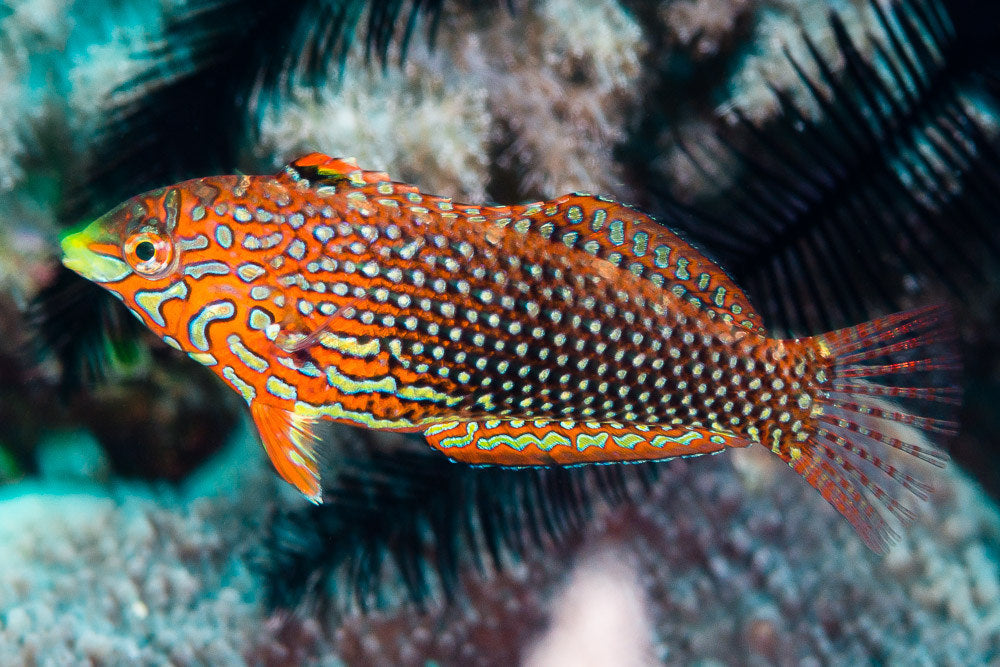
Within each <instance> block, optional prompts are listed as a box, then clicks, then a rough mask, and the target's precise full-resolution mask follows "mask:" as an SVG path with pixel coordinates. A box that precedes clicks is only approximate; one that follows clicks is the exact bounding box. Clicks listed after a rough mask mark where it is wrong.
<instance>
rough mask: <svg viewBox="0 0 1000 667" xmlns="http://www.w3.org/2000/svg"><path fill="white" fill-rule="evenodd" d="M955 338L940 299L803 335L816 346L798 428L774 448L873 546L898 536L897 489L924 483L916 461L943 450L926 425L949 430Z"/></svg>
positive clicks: (907, 518) (937, 462)
mask: <svg viewBox="0 0 1000 667" xmlns="http://www.w3.org/2000/svg"><path fill="white" fill-rule="evenodd" d="M953 342H954V328H953V327H952V325H951V317H950V312H949V311H948V309H947V308H944V307H941V306H931V307H926V308H920V309H916V310H911V311H907V312H903V313H897V314H895V315H889V316H887V317H883V318H880V319H877V320H873V321H871V322H866V323H864V324H860V325H858V326H854V327H849V328H846V329H841V330H839V331H834V332H830V333H827V334H822V335H820V336H815V337H813V338H809V339H806V340H804V341H802V343H803V344H804V345H805V346H807V347H810V346H811V347H812V349H813V350H814V351H815V353H816V354H815V363H814V364H811V366H812V370H813V372H814V379H815V384H814V385H813V391H812V401H811V404H810V405H809V410H808V413H807V415H805V419H804V420H803V427H802V428H801V429H800V432H799V433H796V434H792V433H789V434H787V435H788V436H790V437H782V438H778V437H775V438H774V442H775V443H776V444H775V445H774V446H773V447H772V450H773V451H774V452H775V453H776V454H778V455H779V456H780V457H781V458H782V459H784V460H785V461H786V462H787V463H788V464H789V465H790V466H791V467H792V468H793V469H794V470H795V471H796V472H797V473H799V474H800V475H801V476H802V477H804V478H805V479H806V481H808V482H809V484H810V485H812V486H813V487H814V488H816V489H817V490H818V491H819V492H820V494H822V496H823V497H824V498H825V499H826V500H827V502H829V503H830V504H831V505H833V506H834V507H835V508H836V509H837V511H838V512H840V513H841V514H842V515H843V516H844V517H845V518H846V519H847V520H848V521H849V522H850V523H851V525H852V526H853V527H854V529H855V530H856V531H857V533H858V534H859V535H860V536H861V538H862V539H863V540H864V542H865V543H866V544H867V545H868V546H869V547H870V548H871V549H872V550H874V551H876V552H878V553H883V552H884V551H885V550H886V549H887V548H888V547H889V546H890V545H891V544H892V543H893V542H895V541H896V540H897V539H898V538H899V535H898V533H897V532H896V531H895V530H894V529H893V523H898V524H901V525H904V526H905V525H908V524H909V523H911V522H912V521H913V520H914V519H915V518H916V514H915V513H914V512H913V510H912V509H910V508H909V507H907V506H906V505H905V504H904V503H903V502H902V501H901V498H905V497H906V496H907V494H913V495H915V496H916V497H918V498H921V499H923V500H926V499H927V498H928V497H929V494H930V493H931V490H932V489H931V487H930V485H928V484H927V483H926V482H924V481H921V479H919V476H920V474H921V473H920V471H919V468H920V467H921V466H923V465H924V464H930V465H932V466H936V467H943V466H944V465H945V464H946V462H947V460H948V457H947V455H946V454H944V453H943V452H942V451H940V450H939V449H937V448H936V447H935V446H934V445H933V444H932V443H931V439H930V438H928V437H927V435H928V434H934V435H936V436H942V435H953V434H955V433H956V432H957V423H956V422H955V421H953V419H952V418H953V416H954V413H955V412H956V411H957V408H958V405H959V403H960V400H961V396H960V391H959V388H958V386H957V383H956V379H957V372H958V368H959V364H958V358H957V356H956V355H955V353H954V345H953ZM769 430H770V431H772V432H771V433H768V435H773V430H775V429H774V426H773V425H772V426H771V428H770V429H769ZM786 430H787V428H786ZM779 433H780V431H779ZM779 440H780V442H779ZM764 442H768V441H767V440H764ZM923 472H924V473H926V472H927V470H926V468H925V469H924V471H923ZM904 489H905V491H904ZM886 510H887V511H888V514H889V515H890V516H891V517H894V521H893V520H890V519H889V517H888V516H887V515H886V513H885V511H886Z"/></svg>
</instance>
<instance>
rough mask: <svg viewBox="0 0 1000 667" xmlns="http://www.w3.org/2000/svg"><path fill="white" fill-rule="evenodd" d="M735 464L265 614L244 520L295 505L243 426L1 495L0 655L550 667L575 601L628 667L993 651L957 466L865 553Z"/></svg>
mask: <svg viewBox="0 0 1000 667" xmlns="http://www.w3.org/2000/svg"><path fill="white" fill-rule="evenodd" d="M739 454H741V456H740V457H739V459H738V460H737V461H736V465H734V464H733V460H732V458H728V457H710V458H707V459H701V460H696V461H691V462H680V461H678V462H673V463H668V464H664V471H663V476H662V479H661V480H660V481H658V482H656V483H655V485H654V487H653V490H652V493H651V494H650V495H649V496H648V497H647V498H646V499H645V500H643V501H642V502H640V503H637V504H635V505H631V504H626V505H624V506H621V505H618V506H610V505H605V506H604V507H603V508H602V509H601V510H600V512H599V513H598V518H597V519H596V520H594V521H592V522H591V523H589V524H588V525H587V526H585V527H584V528H582V529H581V530H579V531H577V532H576V534H574V535H573V537H572V538H571V539H570V540H568V541H567V542H566V543H565V544H564V545H563V546H561V547H559V548H549V549H545V550H542V551H541V552H540V553H537V554H534V555H529V556H528V557H526V558H525V559H524V560H521V561H517V560H515V561H511V562H510V563H508V566H507V567H505V568H504V569H503V570H502V571H499V572H496V571H485V572H476V571H467V572H465V573H464V574H463V575H462V577H463V589H464V593H463V594H462V595H461V596H460V598H459V599H458V600H457V601H456V602H455V603H453V604H450V605H444V604H435V605H432V606H431V607H430V608H429V609H428V610H426V611H419V610H418V609H416V608H414V607H412V606H410V605H408V604H406V603H405V602H398V601H397V603H396V605H395V606H394V607H393V608H391V609H387V610H385V611H381V612H374V613H369V614H362V613H360V612H357V611H353V612H343V611H336V610H334V611H323V610H322V607H320V608H308V609H301V610H298V611H296V612H293V613H291V614H290V613H289V612H279V614H278V615H276V616H273V617H270V618H268V617H267V612H266V611H265V608H264V606H263V604H262V600H261V591H262V590H263V585H262V582H261V581H260V573H259V570H257V569H256V568H255V566H254V564H253V563H254V559H255V556H254V554H255V553H256V547H255V545H256V540H257V539H258V537H259V526H260V525H261V523H262V522H263V521H265V520H266V517H267V516H268V512H267V510H266V509H265V507H266V506H267V504H269V503H272V502H276V503H278V504H287V503H296V502H301V500H300V499H298V498H294V497H286V496H283V495H275V490H276V489H275V484H274V483H273V481H269V480H270V478H269V477H268V473H267V472H266V470H265V468H264V465H263V461H262V460H261V456H260V454H259V452H257V451H256V444H255V442H254V441H253V440H252V438H250V437H248V435H247V432H246V431H245V432H244V433H243V434H242V435H241V436H240V437H238V438H236V439H235V440H234V443H233V444H232V445H231V450H230V451H228V452H227V457H228V458H227V459H226V460H224V461H223V462H221V463H220V464H219V465H220V466H221V467H218V466H217V467H216V468H214V469H213V470H211V471H208V472H209V474H208V475H206V476H205V477H204V478H203V479H202V480H201V481H200V482H199V484H197V485H196V486H194V487H189V490H188V491H183V492H181V493H171V492H163V491H148V490H144V488H143V487H142V486H137V485H130V486H128V487H117V488H115V489H113V490H112V491H111V492H110V493H108V492H106V491H100V490H99V489H93V488H87V487H84V488H80V487H76V488H72V487H71V488H69V489H68V490H62V491H61V490H60V489H61V488H62V489H65V485H66V483H65V482H61V483H60V482H49V483H46V485H35V486H29V487H27V488H23V489H19V488H16V487H15V488H12V489H8V492H7V493H6V494H5V499H4V500H3V501H2V502H0V531H2V534H0V562H2V563H3V564H4V566H3V568H0V610H2V611H0V647H2V648H0V660H2V661H3V662H4V664H21V663H30V662H31V661H32V660H33V659H35V658H42V657H44V658H45V659H51V660H67V661H71V662H72V661H76V660H87V659H90V660H96V661H99V662H100V661H103V662H122V661H129V662H136V661H138V662H143V663H145V664H157V663H158V661H160V660H162V659H164V658H167V659H171V660H173V661H175V662H180V663H183V664H191V663H199V662H218V661H223V662H227V663H232V662H241V661H249V662H257V663H263V664H288V663H289V662H300V661H303V660H312V661H319V662H322V663H326V662H330V661H331V660H333V659H334V656H338V658H339V659H340V660H342V661H344V662H346V663H347V664H358V665H360V664H400V665H419V664H425V662H426V661H427V660H436V661H438V662H439V663H440V664H484V665H486V664H511V663H512V662H513V661H516V660H527V661H529V662H530V664H534V665H542V664H559V659H560V658H562V657H566V656H567V655H569V654H568V653H564V652H563V650H562V649H560V650H559V652H557V653H556V654H553V652H552V651H553V647H560V646H567V642H569V644H570V645H574V646H581V647H582V646H586V645H587V644H586V642H587V641H588V640H592V639H594V636H595V635H596V634H598V633H597V631H595V630H594V629H593V627H594V626H593V625H591V623H594V622H596V621H594V620H591V621H586V620H585V619H583V618H581V617H579V616H578V614H581V613H583V611H584V609H583V607H585V606H586V605H587V604H591V605H592V604H595V603H594V602H593V601H594V600H595V599H600V600H602V602H601V603H600V604H601V609H602V613H601V618H600V619H599V620H600V624H601V625H600V627H601V628H603V630H602V631H601V632H602V633H603V634H601V635H600V637H599V639H600V642H601V644H602V645H603V647H604V648H603V649H602V650H604V651H612V653H611V655H615V656H619V657H620V658H621V659H622V660H632V662H631V663H630V664H649V662H665V663H668V664H690V663H691V662H695V661H699V660H717V661H723V662H732V661H738V662H742V661H748V662H750V663H753V664H764V663H766V662H774V661H778V662H785V663H787V662H801V661H814V662H820V663H837V664H852V663H853V664H856V663H858V662H868V661H870V660H877V661H884V662H889V663H910V662H930V663H948V662H951V663H959V664H984V663H987V662H990V661H992V660H996V659H998V657H1000V597H998V596H997V594H996V593H997V590H998V571H997V569H998V566H997V563H998V549H1000V546H998V545H1000V512H998V508H997V507H996V505H995V504H994V503H992V502H991V501H989V500H988V499H987V498H986V497H985V495H984V494H983V493H982V491H981V490H980V489H978V488H977V487H976V486H975V484H973V483H971V482H970V481H969V480H968V479H967V478H966V477H965V476H964V475H963V474H961V473H960V472H959V471H958V470H956V469H955V468H950V469H948V470H946V471H944V472H942V473H941V475H940V477H939V479H938V480H937V486H938V491H937V492H936V493H935V495H934V497H933V499H932V501H931V502H930V503H929V504H927V505H926V506H925V507H924V508H923V511H922V512H921V516H920V518H919V520H918V522H917V524H916V525H914V526H912V527H911V528H910V529H909V530H908V531H907V533H906V534H905V536H904V539H903V541H902V542H901V543H899V544H898V545H897V546H896V547H894V548H893V550H892V551H891V552H890V553H889V554H888V555H887V556H886V557H885V558H884V559H883V558H879V557H877V556H875V555H873V554H872V553H870V552H869V551H868V550H866V549H865V548H864V545H863V544H862V543H861V542H860V540H858V539H857V537H856V536H855V535H854V534H853V533H852V532H851V529H850V527H849V526H848V525H847V524H846V523H845V522H843V521H842V520H841V519H840V517H839V516H838V515H837V514H836V513H835V512H834V511H833V510H832V509H831V508H829V507H828V506H827V505H826V504H825V503H824V502H823V500H822V499H821V498H819V497H818V496H817V495H816V494H815V492H814V491H812V490H811V489H810V488H809V487H808V486H807V485H806V484H805V483H804V482H802V481H801V480H799V479H797V478H796V477H795V476H794V475H792V474H791V473H790V472H789V471H787V470H786V469H784V468H783V467H782V466H781V465H780V464H779V465H775V464H773V463H772V461H771V460H770V457H769V455H768V454H766V453H764V452H754V451H753V450H749V451H747V452H740V453H739ZM226 477H228V478H230V479H231V480H232V482H231V483H230V484H229V485H227V486H226V487H224V488H220V487H219V486H218V484H217V483H213V482H211V481H210V480H218V479H222V478H226ZM60 484H62V485H63V486H62V487H60V486H59V485H60ZM213 487H214V488H213ZM29 490H33V491H35V493H26V492H27V491H29ZM206 491H211V492H214V493H213V495H211V496H208V497H198V494H200V493H204V492H206ZM219 492H221V493H222V495H218V493H219ZM43 493H44V494H45V495H42V494H43ZM192 494H194V495H192ZM609 588H610V589H612V590H609ZM612 612H616V613H614V614H613V618H610V619H609V618H607V617H606V614H611V613H612ZM567 619H577V620H573V621H571V622H568V623H567ZM616 623H620V624H621V625H620V626H616V625H615V624H616ZM588 628H589V629H588ZM574 630H576V631H582V632H583V634H582V635H576V636H574V635H571V634H568V633H571V632H572V631H574ZM643 647H645V648H643ZM553 655H555V659H552V656H553ZM591 655H597V654H596V653H592V654H591ZM630 656H631V657H630ZM622 664H624V663H622Z"/></svg>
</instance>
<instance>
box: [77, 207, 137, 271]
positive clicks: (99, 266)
mask: <svg viewBox="0 0 1000 667" xmlns="http://www.w3.org/2000/svg"><path fill="white" fill-rule="evenodd" d="M60 245H61V246H62V251H63V256H62V263H63V266H65V267H66V268H67V269H70V270H71V271H75V272H76V273H78V274H80V275H81V276H83V277H84V278H86V279H87V280H93V281H94V282H97V283H113V282H118V281H119V280H122V279H124V278H125V277H127V276H128V275H130V274H131V273H132V267H130V266H129V265H128V264H126V263H125V262H124V261H122V259H121V258H120V257H115V256H113V255H109V254H106V253H105V252H102V251H101V250H100V249H98V247H99V246H100V247H102V248H103V249H107V250H113V251H116V254H117V244H113V242H112V240H111V239H109V238H108V235H107V234H106V233H105V231H104V229H103V226H102V224H101V220H97V221H95V222H93V223H91V224H89V225H87V226H86V227H84V228H83V229H82V230H80V231H77V232H73V233H70V234H67V235H66V236H64V237H63V239H62V241H61V243H60Z"/></svg>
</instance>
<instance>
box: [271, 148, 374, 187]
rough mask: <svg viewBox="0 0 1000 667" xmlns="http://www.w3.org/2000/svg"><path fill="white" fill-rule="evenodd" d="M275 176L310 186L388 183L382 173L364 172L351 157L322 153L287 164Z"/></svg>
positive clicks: (311, 154) (312, 154)
mask: <svg viewBox="0 0 1000 667" xmlns="http://www.w3.org/2000/svg"><path fill="white" fill-rule="evenodd" d="M277 176H278V177H279V178H281V177H282V176H287V177H289V178H291V179H292V181H295V182H298V181H306V182H307V183H308V184H309V185H310V186H323V185H336V184H337V183H343V182H349V183H350V184H351V185H353V186H355V187H361V186H363V185H366V184H369V183H382V182H385V181H389V180H390V179H389V174H387V173H385V172H384V171H365V170H363V169H361V167H359V166H358V163H357V161H356V160H355V159H354V158H352V157H347V158H340V157H330V156H329V155H326V154H324V153H310V154H309V155H304V156H302V157H300V158H299V159H297V160H293V161H292V162H289V163H288V164H287V165H286V166H285V167H284V168H283V169H282V170H281V171H280V172H278V174H277Z"/></svg>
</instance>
